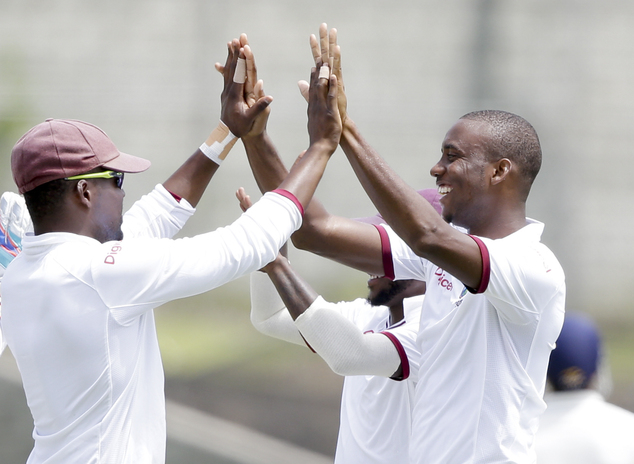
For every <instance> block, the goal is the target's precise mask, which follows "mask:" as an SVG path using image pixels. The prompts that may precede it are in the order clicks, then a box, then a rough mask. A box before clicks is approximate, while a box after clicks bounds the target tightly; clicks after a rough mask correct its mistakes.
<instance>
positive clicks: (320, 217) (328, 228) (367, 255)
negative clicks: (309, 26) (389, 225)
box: [242, 39, 383, 275]
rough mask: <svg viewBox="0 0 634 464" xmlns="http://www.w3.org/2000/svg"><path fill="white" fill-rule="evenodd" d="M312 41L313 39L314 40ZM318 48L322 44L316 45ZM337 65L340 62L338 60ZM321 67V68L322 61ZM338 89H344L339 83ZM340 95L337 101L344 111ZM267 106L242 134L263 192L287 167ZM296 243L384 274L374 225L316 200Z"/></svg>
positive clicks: (251, 74)
mask: <svg viewBox="0 0 634 464" xmlns="http://www.w3.org/2000/svg"><path fill="white" fill-rule="evenodd" d="M311 40H313V39H311ZM244 48H245V57H246V67H247V82H249V81H250V82H255V83H256V84H255V85H254V86H253V87H254V96H253V98H252V101H256V99H257V98H260V97H261V96H263V95H264V91H263V86H262V81H261V80H259V79H258V76H257V67H256V64H255V58H254V56H253V52H252V51H251V49H250V48H249V47H248V45H247V46H245V47H244ZM317 48H319V47H317ZM334 63H335V66H336V65H337V62H336V61H335V62H334ZM316 67H317V68H318V69H319V68H320V67H321V62H320V63H319V66H316ZM337 87H338V90H339V89H341V86H340V85H339V83H338V84H337ZM309 88H310V85H309V84H308V82H306V88H305V94H306V98H307V99H308V92H309ZM340 100H341V99H340V97H339V95H337V104H338V107H339V113H340V114H341V102H340ZM268 114H269V112H268V109H267V111H264V112H262V113H261V115H260V116H259V118H258V121H257V122H256V124H255V125H254V126H253V128H252V130H251V131H250V132H249V133H248V134H246V135H244V136H243V137H242V142H243V143H244V147H245V150H246V153H247V158H248V160H249V164H250V166H251V169H252V171H253V175H254V177H255V180H256V183H257V184H258V187H259V188H260V191H261V192H263V193H264V192H267V191H270V190H274V189H276V188H277V187H278V186H279V185H280V184H281V183H282V181H283V180H284V179H285V178H286V176H287V174H288V170H287V169H286V167H285V166H284V163H283V162H282V160H281V159H280V157H279V155H278V153H277V150H276V149H275V146H274V144H273V142H272V140H271V139H270V137H269V136H268V134H267V132H266V119H267V118H268ZM292 240H293V244H294V245H295V246H296V247H298V248H300V249H304V250H307V251H311V252H313V253H315V254H318V255H320V256H324V257H327V258H330V259H333V260H335V261H337V262H340V263H342V264H345V265H348V266H351V267H354V268H356V269H360V270H363V271H366V272H369V273H371V274H377V275H382V274H383V265H382V257H381V243H380V238H379V234H378V232H377V231H376V229H374V227H371V226H369V225H368V224H360V223H358V222H356V221H352V220H350V219H347V218H343V217H340V216H334V215H331V214H329V213H328V211H327V210H326V209H325V208H324V207H323V205H322V204H321V203H320V202H319V201H317V199H313V200H312V201H311V202H310V205H309V206H308V208H306V212H305V215H304V222H303V225H302V227H301V228H300V229H299V230H298V231H297V232H295V234H293V237H292Z"/></svg>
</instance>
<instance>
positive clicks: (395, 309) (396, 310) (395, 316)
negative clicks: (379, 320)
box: [389, 300, 405, 325]
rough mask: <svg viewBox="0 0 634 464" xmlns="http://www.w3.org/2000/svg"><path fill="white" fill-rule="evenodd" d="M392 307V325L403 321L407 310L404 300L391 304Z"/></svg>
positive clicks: (390, 307)
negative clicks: (404, 309)
mask: <svg viewBox="0 0 634 464" xmlns="http://www.w3.org/2000/svg"><path fill="white" fill-rule="evenodd" d="M389 309H390V325H393V324H396V323H397V322H401V321H402V320H403V319H404V318H405V312H404V311H403V300H401V301H399V302H398V303H395V304H393V305H391V306H389Z"/></svg>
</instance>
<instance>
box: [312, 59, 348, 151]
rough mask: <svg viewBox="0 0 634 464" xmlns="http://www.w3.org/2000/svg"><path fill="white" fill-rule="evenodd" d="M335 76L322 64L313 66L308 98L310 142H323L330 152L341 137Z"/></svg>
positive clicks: (335, 147) (334, 148)
mask: <svg viewBox="0 0 634 464" xmlns="http://www.w3.org/2000/svg"><path fill="white" fill-rule="evenodd" d="M337 88H338V86H337V77H336V76H335V75H334V74H331V73H330V71H329V67H328V65H326V64H322V66H321V67H320V68H313V69H312V72H311V84H310V89H309V98H308V135H309V138H310V144H311V146H312V145H315V144H322V143H323V144H324V147H326V148H327V150H328V151H329V152H330V153H329V154H332V153H333V152H334V151H335V150H336V149H337V146H338V145H339V139H340V138H341V129H342V125H341V116H340V114H339V110H338V109H337Z"/></svg>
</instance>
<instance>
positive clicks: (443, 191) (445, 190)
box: [438, 185, 453, 195]
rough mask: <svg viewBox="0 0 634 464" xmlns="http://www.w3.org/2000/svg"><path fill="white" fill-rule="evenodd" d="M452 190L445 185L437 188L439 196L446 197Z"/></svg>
mask: <svg viewBox="0 0 634 464" xmlns="http://www.w3.org/2000/svg"><path fill="white" fill-rule="evenodd" d="M452 190H453V189H452V188H451V187H447V186H446V185H439V186H438V193H440V194H441V195H447V194H448V193H449V192H451V191H452Z"/></svg>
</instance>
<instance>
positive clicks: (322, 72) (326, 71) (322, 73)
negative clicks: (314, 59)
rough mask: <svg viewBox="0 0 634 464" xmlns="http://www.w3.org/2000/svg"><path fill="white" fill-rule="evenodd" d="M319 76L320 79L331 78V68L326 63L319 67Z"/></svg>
mask: <svg viewBox="0 0 634 464" xmlns="http://www.w3.org/2000/svg"><path fill="white" fill-rule="evenodd" d="M319 78H320V79H330V68H329V67H328V66H326V65H323V66H322V67H321V68H319Z"/></svg>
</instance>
